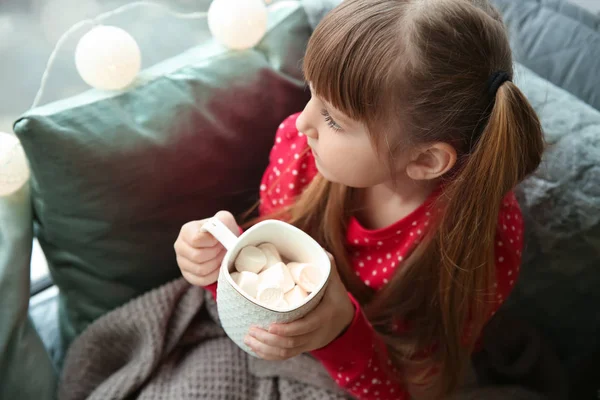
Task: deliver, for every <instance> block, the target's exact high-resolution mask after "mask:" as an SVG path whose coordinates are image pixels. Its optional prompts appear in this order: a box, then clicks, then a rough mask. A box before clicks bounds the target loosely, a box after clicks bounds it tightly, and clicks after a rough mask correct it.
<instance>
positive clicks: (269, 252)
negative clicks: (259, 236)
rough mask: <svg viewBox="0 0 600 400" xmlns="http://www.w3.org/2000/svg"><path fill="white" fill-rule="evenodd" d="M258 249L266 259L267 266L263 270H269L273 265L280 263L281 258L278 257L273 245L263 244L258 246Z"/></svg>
mask: <svg viewBox="0 0 600 400" xmlns="http://www.w3.org/2000/svg"><path fill="white" fill-rule="evenodd" d="M258 248H259V249H261V250H262V252H263V253H265V256H266V257H267V266H266V267H265V269H267V268H271V267H272V266H273V265H275V264H277V263H280V262H281V256H280V255H279V252H278V251H277V248H276V247H275V246H274V245H273V244H271V243H263V244H261V245H260V246H258Z"/></svg>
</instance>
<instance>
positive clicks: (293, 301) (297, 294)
mask: <svg viewBox="0 0 600 400" xmlns="http://www.w3.org/2000/svg"><path fill="white" fill-rule="evenodd" d="M307 297H308V293H306V291H305V290H304V289H302V288H301V287H300V286H298V285H296V286H294V288H293V289H292V290H290V291H289V292H287V293H286V294H285V295H284V296H283V298H284V299H285V301H287V303H288V304H289V305H290V306H292V307H297V306H299V305H300V304H302V303H304V299H306V298H307Z"/></svg>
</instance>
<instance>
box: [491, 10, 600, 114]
mask: <svg viewBox="0 0 600 400" xmlns="http://www.w3.org/2000/svg"><path fill="white" fill-rule="evenodd" d="M492 2H493V3H494V4H496V6H497V7H498V8H499V9H500V11H501V12H502V14H503V16H504V22H505V23H506V25H507V26H508V29H509V31H510V38H511V46H512V48H513V51H514V55H515V60H516V61H518V62H520V63H521V64H523V65H525V66H526V67H528V68H530V69H532V70H533V71H535V72H536V73H537V74H538V75H540V76H541V77H543V78H545V79H547V80H549V81H550V82H552V83H554V84H555V85H557V86H560V87H562V88H564V89H566V90H567V91H569V92H571V93H572V94H574V95H575V96H577V97H579V98H580V99H582V100H584V101H585V102H586V103H588V104H591V105H592V106H593V107H595V108H596V109H598V110H600V85H598V83H599V79H598V71H600V17H598V16H595V15H593V14H591V13H589V12H587V11H586V10H584V9H582V8H581V7H578V6H576V5H574V4H571V3H568V2H566V1H561V0H519V1H515V0H492Z"/></svg>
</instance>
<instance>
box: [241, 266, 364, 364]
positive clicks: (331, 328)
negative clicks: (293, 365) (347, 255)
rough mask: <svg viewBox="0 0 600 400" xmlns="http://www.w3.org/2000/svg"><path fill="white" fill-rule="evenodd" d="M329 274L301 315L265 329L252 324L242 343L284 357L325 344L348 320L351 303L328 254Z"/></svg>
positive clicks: (258, 352) (351, 315) (351, 313)
mask: <svg viewBox="0 0 600 400" xmlns="http://www.w3.org/2000/svg"><path fill="white" fill-rule="evenodd" d="M329 258H330V259H331V276H330V278H329V283H328V284H327V288H326V289H325V290H326V292H325V294H324V296H323V299H322V300H321V302H320V303H319V305H318V306H317V307H316V308H315V309H314V310H313V311H311V312H310V313H308V314H307V315H306V316H304V317H303V318H301V319H299V320H296V321H294V322H290V323H288V324H273V325H271V327H270V328H269V330H268V331H266V330H264V329H261V328H258V327H253V328H251V329H250V331H249V332H248V335H246V337H245V338H244V343H246V345H247V346H248V347H250V348H251V349H252V351H254V353H256V355H258V356H259V357H260V358H263V359H265V360H285V359H288V358H292V357H295V356H297V355H298V354H301V353H304V352H308V351H312V350H316V349H320V348H322V347H325V346H327V345H328V344H329V343H331V342H332V341H333V340H334V339H336V338H337V337H338V336H339V335H340V334H342V333H343V332H344V331H345V330H346V328H347V327H348V326H349V325H350V323H351V322H352V319H353V318H354V312H355V310H354V305H353V304H352V301H351V300H350V298H349V297H348V291H347V290H346V287H345V286H344V284H343V283H342V281H341V280H340V276H339V275H338V272H337V268H336V266H335V262H334V260H333V257H332V256H331V254H329Z"/></svg>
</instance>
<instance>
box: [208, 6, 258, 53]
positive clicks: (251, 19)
mask: <svg viewBox="0 0 600 400" xmlns="http://www.w3.org/2000/svg"><path fill="white" fill-rule="evenodd" d="M208 29H210V32H211V33H212V35H213V36H214V38H215V39H217V40H218V41H219V42H221V43H222V44H223V45H225V46H227V47H229V48H230V49H235V50H244V49H249V48H251V47H254V46H255V45H256V44H257V43H258V42H260V40H261V39H262V37H263V36H264V35H265V32H266V31H267V6H266V5H265V3H264V2H263V0H214V1H213V2H212V4H211V5H210V8H209V9H208Z"/></svg>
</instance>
